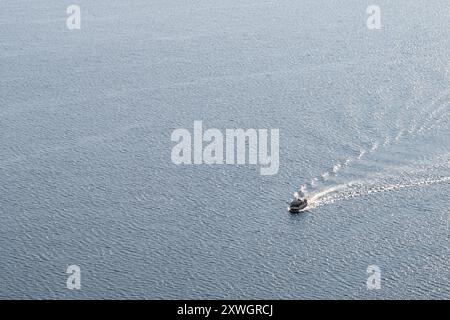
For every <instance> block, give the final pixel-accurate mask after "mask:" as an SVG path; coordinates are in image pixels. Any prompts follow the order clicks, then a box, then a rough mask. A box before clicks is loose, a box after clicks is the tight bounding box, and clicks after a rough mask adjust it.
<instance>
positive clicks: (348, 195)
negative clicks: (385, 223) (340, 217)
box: [308, 176, 450, 208]
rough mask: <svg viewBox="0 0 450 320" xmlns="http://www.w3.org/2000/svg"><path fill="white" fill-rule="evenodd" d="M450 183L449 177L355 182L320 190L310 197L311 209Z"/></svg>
mask: <svg viewBox="0 0 450 320" xmlns="http://www.w3.org/2000/svg"><path fill="white" fill-rule="evenodd" d="M446 182H450V176H449V177H440V178H433V179H432V178H428V179H418V180H411V181H409V182H403V183H394V184H381V185H380V184H377V183H376V182H370V181H368V182H361V181H354V182H349V183H345V184H341V185H337V186H333V187H329V188H325V189H323V190H319V191H317V192H315V193H312V194H311V195H309V199H308V202H309V204H310V205H309V208H316V207H319V206H324V205H328V204H332V203H335V202H338V201H343V200H349V199H353V198H358V197H365V196H369V195H372V194H377V193H383V192H391V191H397V190H401V189H405V188H413V187H424V186H429V185H433V184H437V183H446Z"/></svg>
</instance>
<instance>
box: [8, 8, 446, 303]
mask: <svg viewBox="0 0 450 320" xmlns="http://www.w3.org/2000/svg"><path fill="white" fill-rule="evenodd" d="M76 2H77V3H78V4H79V5H80V7H81V18H82V20H81V21H82V24H81V30H73V31H71V30H68V29H67V27H66V17H67V15H66V8H67V6H68V5H70V4H72V1H71V2H68V1H50V0H42V1H23V0H4V1H2V2H1V4H0V139H1V140H0V141H1V144H0V221H1V223H0V257H1V258H0V298H75V299H76V298H290V299H300V298H310V299H317V298H344V299H352V298H383V299H385V298H400V299H404V298H425V299H430V298H431V299H438V298H446V299H449V298H450V289H449V282H450V271H449V249H448V245H449V239H450V238H449V237H450V231H449V230H450V229H449V228H450V225H449V222H448V221H449V218H450V216H449V209H448V207H449V190H450V188H449V187H450V162H449V161H450V150H449V148H450V139H449V138H450V131H449V115H450V114H449V110H450V64H449V62H450V37H449V30H450V17H449V15H448V9H449V4H448V1H444V0H431V1H427V3H426V5H425V4H424V3H423V1H406V0H404V1H384V0H383V1H378V3H377V4H378V5H379V6H380V8H381V15H382V16H381V17H382V29H381V30H368V29H367V27H366V19H367V14H366V7H367V5H368V3H365V2H361V1H325V0H322V1H297V0H278V1H256V0H239V1H237V0H230V1H204V0H201V1H176V0H170V1H167V0H165V1H162V0H155V1H145V0H136V1H132V2H124V1H104V0H101V1H85V0H79V1H76ZM195 120H201V121H203V126H204V127H205V128H218V129H220V130H223V132H225V129H226V128H243V129H246V128H256V129H260V128H265V129H273V128H279V129H280V169H279V172H278V174H276V175H273V176H261V175H260V171H259V167H258V166H253V165H240V166H233V165H192V166H187V165H185V166H177V165H175V164H173V163H172V161H171V150H172V147H173V143H172V142H171V140H170V138H171V133H172V131H173V130H175V129H176V128H186V129H188V130H191V132H192V130H193V124H194V121H195ZM295 191H299V192H300V191H301V192H303V193H305V194H306V196H307V197H308V198H309V199H310V203H311V205H310V207H309V209H308V211H307V212H305V213H303V214H300V215H290V214H289V213H288V212H287V211H286V201H288V200H290V199H291V197H292V193H293V192H295ZM72 264H76V265H79V266H80V267H81V270H82V289H81V290H78V291H77V290H75V291H72V290H68V289H67V288H66V279H67V274H66V273H65V271H66V268H67V266H69V265H72ZM369 265H377V266H379V267H380V269H381V276H382V282H381V289H380V290H367V287H366V280H367V277H368V276H369V275H368V274H367V272H366V270H367V267H368V266H369Z"/></svg>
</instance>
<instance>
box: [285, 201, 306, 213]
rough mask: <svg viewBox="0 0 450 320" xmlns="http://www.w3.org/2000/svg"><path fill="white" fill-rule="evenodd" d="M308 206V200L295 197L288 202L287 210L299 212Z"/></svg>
mask: <svg viewBox="0 0 450 320" xmlns="http://www.w3.org/2000/svg"><path fill="white" fill-rule="evenodd" d="M307 206H308V200H306V199H303V200H302V199H299V198H296V199H294V200H292V202H291V203H289V207H288V210H289V212H290V213H299V212H300V211H303V210H305V208H306V207H307Z"/></svg>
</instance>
